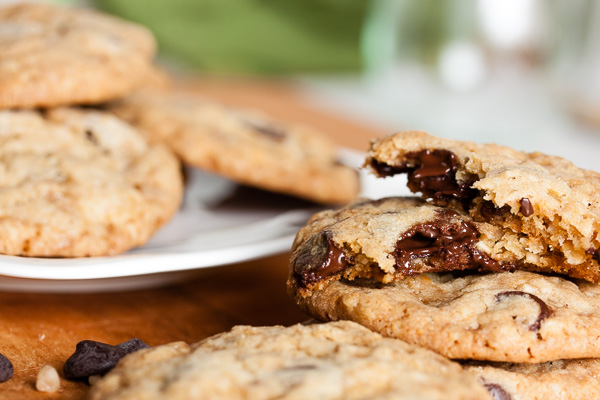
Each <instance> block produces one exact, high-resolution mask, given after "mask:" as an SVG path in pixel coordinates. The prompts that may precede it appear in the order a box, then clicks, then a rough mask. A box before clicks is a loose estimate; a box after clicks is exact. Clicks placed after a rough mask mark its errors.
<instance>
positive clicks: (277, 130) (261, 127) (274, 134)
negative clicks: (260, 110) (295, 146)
mask: <svg viewBox="0 0 600 400" xmlns="http://www.w3.org/2000/svg"><path fill="white" fill-rule="evenodd" d="M245 123H246V124H247V125H248V126H249V127H251V128H252V129H254V130H255V131H257V132H259V133H261V134H263V135H264V136H266V137H268V138H269V139H272V140H274V141H276V142H281V141H283V139H285V137H286V134H285V130H284V129H283V128H281V127H279V126H275V125H267V124H259V123H256V122H254V121H245Z"/></svg>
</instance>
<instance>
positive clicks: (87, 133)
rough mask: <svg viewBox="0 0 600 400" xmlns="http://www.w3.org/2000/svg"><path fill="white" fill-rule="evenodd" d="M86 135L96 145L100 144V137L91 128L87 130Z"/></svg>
mask: <svg viewBox="0 0 600 400" xmlns="http://www.w3.org/2000/svg"><path fill="white" fill-rule="evenodd" d="M85 137H86V139H87V140H89V141H90V142H92V143H93V144H94V145H96V146H97V145H98V138H97V137H96V135H94V132H93V131H92V130H91V129H86V130H85Z"/></svg>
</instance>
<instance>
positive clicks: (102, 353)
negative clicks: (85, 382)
mask: <svg viewBox="0 0 600 400" xmlns="http://www.w3.org/2000/svg"><path fill="white" fill-rule="evenodd" d="M145 348H149V346H148V345H147V344H146V343H144V342H143V341H142V340H140V339H137V338H135V339H131V340H128V341H126V342H123V343H121V344H118V345H116V346H113V345H110V344H106V343H101V342H95V341H93V340H82V341H80V342H79V343H77V345H76V347H75V353H73V354H72V355H71V357H69V358H68V359H67V361H66V362H65V365H64V367H63V373H64V375H65V378H67V379H80V378H87V377H89V376H91V375H104V374H105V373H107V372H108V371H110V370H111V369H112V368H113V367H114V366H115V365H117V363H118V362H119V360H120V359H121V358H123V357H125V356H126V355H127V354H130V353H133V352H135V351H138V350H141V349H145Z"/></svg>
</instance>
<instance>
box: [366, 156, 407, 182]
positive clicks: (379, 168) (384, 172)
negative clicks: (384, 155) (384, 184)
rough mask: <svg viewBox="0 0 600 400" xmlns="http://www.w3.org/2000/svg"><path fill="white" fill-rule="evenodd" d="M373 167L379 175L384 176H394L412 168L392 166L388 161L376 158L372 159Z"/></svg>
mask: <svg viewBox="0 0 600 400" xmlns="http://www.w3.org/2000/svg"><path fill="white" fill-rule="evenodd" d="M371 168H373V169H374V170H375V172H377V175H379V176H380V177H383V178H385V177H388V176H394V175H397V174H401V173H403V172H408V171H410V170H411V168H410V167H408V166H392V165H389V164H386V163H382V162H379V161H377V160H376V159H374V158H373V159H371Z"/></svg>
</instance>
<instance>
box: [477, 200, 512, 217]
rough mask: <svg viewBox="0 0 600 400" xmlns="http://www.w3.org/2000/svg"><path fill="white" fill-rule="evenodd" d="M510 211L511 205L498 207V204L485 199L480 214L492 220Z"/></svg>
mask: <svg viewBox="0 0 600 400" xmlns="http://www.w3.org/2000/svg"><path fill="white" fill-rule="evenodd" d="M509 211H510V206H509V205H505V206H502V207H496V205H495V204H494V203H493V202H491V201H489V200H484V201H483V203H481V207H480V208H479V214H481V216H482V217H483V219H484V220H486V221H488V222H489V221H491V220H492V218H494V217H497V216H500V215H503V214H504V213H507V212H509Z"/></svg>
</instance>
